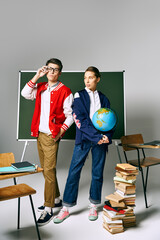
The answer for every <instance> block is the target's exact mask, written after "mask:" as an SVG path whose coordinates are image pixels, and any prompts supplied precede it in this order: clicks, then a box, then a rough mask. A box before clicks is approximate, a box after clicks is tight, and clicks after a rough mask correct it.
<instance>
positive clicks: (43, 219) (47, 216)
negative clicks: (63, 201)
mask: <svg viewBox="0 0 160 240" xmlns="http://www.w3.org/2000/svg"><path fill="white" fill-rule="evenodd" d="M53 217H54V216H53V212H52V211H51V212H50V213H49V212H47V211H45V210H44V211H43V212H42V213H41V216H40V218H39V219H38V221H37V224H38V226H44V225H46V224H47V223H49V222H50V221H51V220H52V219H53Z"/></svg>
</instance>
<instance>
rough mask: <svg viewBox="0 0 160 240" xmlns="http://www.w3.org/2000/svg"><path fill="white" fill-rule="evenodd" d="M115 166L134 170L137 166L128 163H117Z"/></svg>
mask: <svg viewBox="0 0 160 240" xmlns="http://www.w3.org/2000/svg"><path fill="white" fill-rule="evenodd" d="M117 167H118V168H121V169H123V170H125V171H136V170H137V167H134V166H133V165H131V164H129V163H117Z"/></svg>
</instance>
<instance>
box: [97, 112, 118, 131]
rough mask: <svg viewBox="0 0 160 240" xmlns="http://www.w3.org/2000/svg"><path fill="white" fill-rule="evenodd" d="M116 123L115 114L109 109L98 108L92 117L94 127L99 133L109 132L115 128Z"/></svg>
mask: <svg viewBox="0 0 160 240" xmlns="http://www.w3.org/2000/svg"><path fill="white" fill-rule="evenodd" d="M116 122H117V117H116V114H115V112H114V111H113V110H111V109H109V108H100V109H99V110H97V111H96V112H95V113H94V114H93V117H92V123H93V125H94V127H95V128H96V129H97V130H99V131H101V132H107V131H110V130H111V129H113V128H114V127H115V125H116Z"/></svg>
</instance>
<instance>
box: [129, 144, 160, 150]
mask: <svg viewBox="0 0 160 240" xmlns="http://www.w3.org/2000/svg"><path fill="white" fill-rule="evenodd" d="M126 146H127V147H133V148H140V149H142V148H146V149H147V148H148V149H158V148H160V145H143V144H126Z"/></svg>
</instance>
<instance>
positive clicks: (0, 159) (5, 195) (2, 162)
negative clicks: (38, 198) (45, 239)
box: [0, 153, 41, 240]
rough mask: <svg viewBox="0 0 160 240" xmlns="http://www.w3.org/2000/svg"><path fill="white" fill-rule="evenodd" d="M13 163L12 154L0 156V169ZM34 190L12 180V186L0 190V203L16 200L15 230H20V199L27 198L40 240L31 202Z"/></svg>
mask: <svg viewBox="0 0 160 240" xmlns="http://www.w3.org/2000/svg"><path fill="white" fill-rule="evenodd" d="M14 162H15V158H14V154H13V153H1V154H0V167H7V166H10V165H11V163H14ZM35 193H36V190H35V189H33V188H31V187H30V186H28V185H27V184H23V183H22V184H16V179H15V178H14V185H12V186H7V187H3V188H0V201H6V200H10V199H14V198H18V223H17V229H19V228H20V198H21V197H24V196H29V198H30V203H31V208H32V212H33V217H34V221H35V225H36V230H37V235H38V239H39V240H40V239H41V238H40V233H39V229H38V225H37V221H36V215H35V210H34V205H33V201H32V196H31V195H32V194H35Z"/></svg>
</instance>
